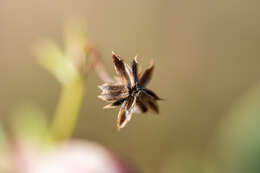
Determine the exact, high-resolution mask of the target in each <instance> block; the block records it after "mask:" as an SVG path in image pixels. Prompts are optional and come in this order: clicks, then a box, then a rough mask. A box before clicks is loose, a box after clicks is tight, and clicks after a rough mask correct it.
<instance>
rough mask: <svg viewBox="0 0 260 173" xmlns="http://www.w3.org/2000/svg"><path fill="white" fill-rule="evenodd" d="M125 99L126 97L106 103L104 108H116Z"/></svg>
mask: <svg viewBox="0 0 260 173" xmlns="http://www.w3.org/2000/svg"><path fill="white" fill-rule="evenodd" d="M124 101H125V99H122V100H118V101H115V102H113V103H110V104H108V105H106V106H105V107H104V108H105V109H110V108H115V107H117V106H120V105H122V104H123V102H124Z"/></svg>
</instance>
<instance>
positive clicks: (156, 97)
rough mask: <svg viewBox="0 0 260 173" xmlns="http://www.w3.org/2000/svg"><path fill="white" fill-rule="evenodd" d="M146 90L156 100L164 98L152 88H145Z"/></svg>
mask: <svg viewBox="0 0 260 173" xmlns="http://www.w3.org/2000/svg"><path fill="white" fill-rule="evenodd" d="M144 91H145V92H146V93H147V94H148V95H150V96H151V97H153V98H154V99H155V100H162V99H161V98H160V97H159V96H158V95H157V94H155V92H153V91H152V90H150V89H147V88H145V89H144Z"/></svg>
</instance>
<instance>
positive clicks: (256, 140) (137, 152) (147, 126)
mask: <svg viewBox="0 0 260 173" xmlns="http://www.w3.org/2000/svg"><path fill="white" fill-rule="evenodd" d="M258 5H259V2H258V1H254V0H252V1H236V0H228V1H192V0H185V1H180V0H172V1H170V0H168V1H167V0H161V1H150V0H142V1H139V0H132V1H119V0H113V1H107V0H100V1H94V0H85V1H83V0H74V1H59V0H58V1H51V0H37V1H33V0H26V1H19V0H13V1H8V0H0V79H1V82H0V97H1V99H0V117H1V120H2V121H3V122H4V123H7V122H8V119H9V118H10V113H11V112H12V111H13V110H14V109H15V107H16V106H17V105H19V104H24V103H33V104H37V105H39V106H40V107H42V108H43V109H44V110H45V112H46V114H47V115H49V116H48V118H49V120H50V121H51V120H52V115H53V111H54V110H55V107H56V104H57V100H58V97H59V94H60V85H59V83H58V82H57V81H56V79H55V78H54V77H53V76H52V75H50V74H49V73H47V72H46V71H45V70H44V69H43V68H42V67H41V66H40V65H39V64H38V61H37V60H36V58H35V56H34V55H33V53H32V47H33V46H34V45H35V44H36V43H37V42H38V41H39V40H41V39H44V38H52V39H55V40H57V41H58V42H59V44H63V27H64V24H65V23H66V21H68V20H70V19H71V18H73V19H81V20H82V21H84V22H86V23H87V34H88V41H89V42H91V43H93V44H95V45H96V47H97V48H98V50H99V51H100V53H101V56H102V59H103V61H104V64H105V67H106V68H107V70H108V72H109V73H110V74H111V75H114V74H115V72H114V69H113V66H112V61H111V51H112V50H114V51H116V52H117V53H118V54H119V55H120V56H121V57H123V58H124V59H125V60H126V61H127V62H130V61H131V60H132V57H133V56H135V55H136V54H138V55H139V61H140V62H141V64H142V66H143V67H145V66H148V65H149V61H150V59H154V61H155V73H154V76H153V79H152V81H151V83H150V85H149V88H151V89H153V90H154V91H156V92H157V93H158V95H159V96H161V97H162V98H164V99H165V100H164V101H161V102H160V115H159V116H155V115H153V114H152V113H148V114H145V115H136V116H134V118H133V120H132V121H131V122H130V123H129V124H128V125H127V127H126V128H124V129H123V130H121V131H120V132H117V130H116V117H117V112H118V110H104V109H102V107H103V106H104V105H105V103H104V102H102V101H100V100H99V99H98V98H97V95H98V94H99V93H100V91H99V90H98V88H97V86H98V85H100V84H101V83H102V82H101V80H100V79H99V78H98V76H97V75H96V74H95V72H94V71H93V72H91V73H90V74H88V76H87V84H86V96H85V98H84V105H83V109H82V110H81V113H80V117H79V120H78V124H77V128H76V131H75V133H74V136H73V137H74V138H82V139H88V140H92V141H95V142H98V143H100V144H102V145H104V146H106V147H108V148H110V149H111V150H112V151H114V152H116V153H118V154H119V155H121V156H122V157H124V158H125V159H126V160H129V162H131V163H132V164H133V165H135V167H137V168H138V169H139V171H140V172H145V173H157V172H162V173H168V172H178V173H182V172H183V173H186V172H187V173H188V172H209V173H211V172H212V173H214V172H232V171H233V172H259V171H260V168H259V167H260V166H259V165H260V162H259V158H260V135H259V133H258V132H259V130H260V126H259V124H260V118H259V116H260V85H259V81H260V68H259V67H260V58H259V55H260V49H259V41H260V35H259V34H260V32H259V29H260V20H258V19H259V18H258V16H259V14H260V13H259V10H258V8H257V6H258Z"/></svg>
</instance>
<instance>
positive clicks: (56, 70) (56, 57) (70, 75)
mask: <svg viewBox="0 0 260 173" xmlns="http://www.w3.org/2000/svg"><path fill="white" fill-rule="evenodd" d="M36 55H37V57H39V59H40V64H41V65H42V66H43V67H44V68H46V69H47V70H48V71H49V72H50V73H52V74H53V75H54V76H55V77H56V78H57V79H58V80H59V81H60V82H61V83H62V84H65V85H66V84H68V83H70V82H72V81H74V80H78V78H80V74H79V71H78V70H77V68H76V66H75V65H74V64H73V62H72V61H71V59H69V58H67V56H66V55H65V54H64V53H63V50H62V49H61V48H60V47H59V46H58V45H56V44H55V43H54V42H52V41H46V42H45V43H42V44H41V45H40V46H38V47H36Z"/></svg>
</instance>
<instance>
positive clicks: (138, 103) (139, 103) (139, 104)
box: [136, 98, 148, 113]
mask: <svg viewBox="0 0 260 173" xmlns="http://www.w3.org/2000/svg"><path fill="white" fill-rule="evenodd" d="M136 106H137V107H138V109H139V110H140V111H141V112H142V113H146V112H147V111H148V108H147V106H146V105H145V104H144V103H143V102H142V100H141V99H139V98H137V99H136Z"/></svg>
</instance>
